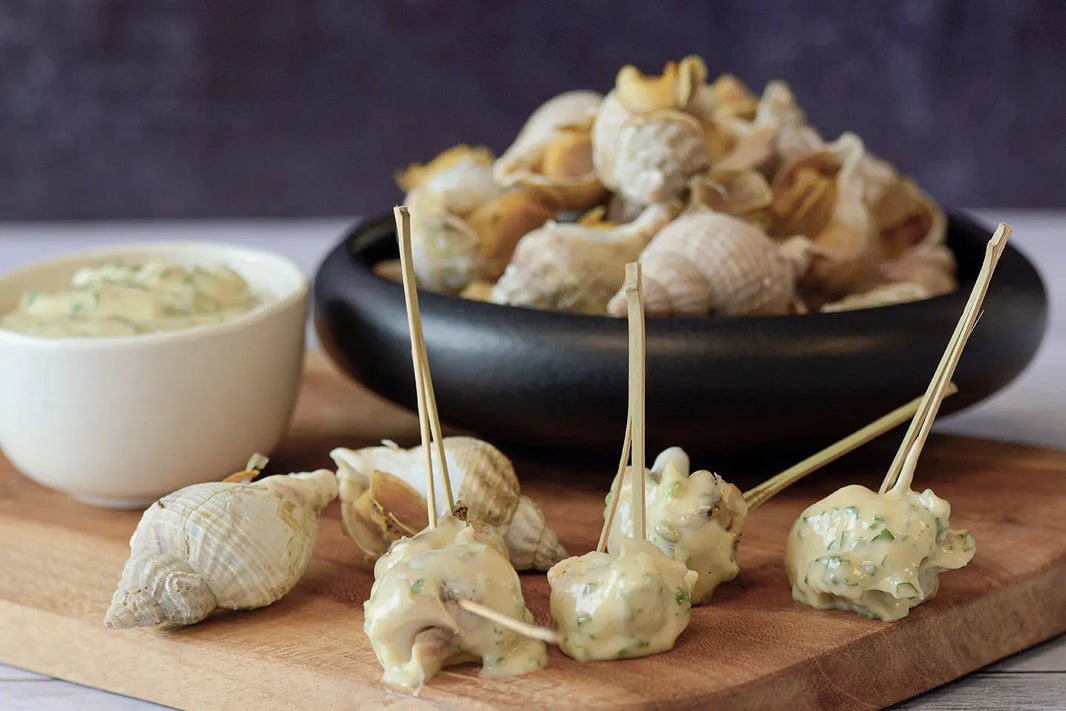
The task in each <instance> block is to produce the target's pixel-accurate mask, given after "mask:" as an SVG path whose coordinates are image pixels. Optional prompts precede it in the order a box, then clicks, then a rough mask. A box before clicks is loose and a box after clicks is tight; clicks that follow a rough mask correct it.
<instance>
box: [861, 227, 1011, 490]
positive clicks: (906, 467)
mask: <svg viewBox="0 0 1066 711" xmlns="http://www.w3.org/2000/svg"><path fill="white" fill-rule="evenodd" d="M1010 233H1011V228H1010V227H1009V226H1008V225H1006V224H1004V223H1002V222H1001V223H999V227H997V228H996V233H995V234H994V235H992V239H991V240H989V242H988V246H987V247H986V248H985V259H984V263H983V264H982V265H981V272H980V274H978V275H977V281H976V282H975V283H974V285H973V290H972V291H971V292H970V298H969V300H967V302H966V308H965V309H963V312H962V316H961V317H960V318H959V322H958V324H957V325H956V326H955V332H954V333H953V334H952V336H951V340H950V341H949V342H948V347H947V349H946V350H945V351H944V355H943V357H942V358H941V359H940V364H939V365H938V366H937V369H936V372H935V373H934V374H933V379H932V380H931V381H930V382H929V388H928V389H927V390H926V392H925V397H924V398H922V404H921V406H920V407H919V408H918V412H917V413H915V415H914V419H913V420H912V421H911V426H910V428H909V429H908V430H907V436H906V437H904V440H903V444H902V445H901V446H900V448H899V451H898V452H897V453H896V457H895V459H894V460H893V462H892V467H891V468H890V469H889V471H888V474H887V475H886V476H885V481H884V482H883V483H882V485H881V493H884V492H885V491H892V492H894V493H902V492H906V491H909V490H910V488H911V482H912V481H913V479H914V470H915V468H916V466H917V464H918V457H919V456H920V455H921V453H922V448H923V447H924V446H925V441H926V439H927V438H928V437H929V431H930V429H932V427H933V420H935V419H936V415H937V412H938V411H939V410H940V403H941V401H942V400H943V399H944V392H945V390H946V389H947V385H948V382H949V381H950V380H951V376H952V375H954V374H955V367H956V366H957V365H958V364H959V357H960V356H961V355H962V351H963V349H964V348H965V347H966V342H967V341H968V340H969V338H970V333H971V332H972V331H973V327H974V324H975V323H976V322H977V318H978V315H979V313H980V310H981V303H982V302H983V301H984V298H985V294H986V293H987V292H988V285H989V283H990V282H991V281H992V273H993V272H994V271H995V269H996V264H997V263H998V262H999V258H1000V256H1001V255H1002V254H1003V250H1004V249H1005V248H1006V246H1007V239H1008V238H1009V237H1010Z"/></svg>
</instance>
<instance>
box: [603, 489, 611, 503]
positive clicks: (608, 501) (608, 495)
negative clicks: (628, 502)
mask: <svg viewBox="0 0 1066 711" xmlns="http://www.w3.org/2000/svg"><path fill="white" fill-rule="evenodd" d="M613 493H614V492H612V491H608V492H607V496H605V497H603V502H604V503H605V504H609V503H611V495H612V494H613Z"/></svg>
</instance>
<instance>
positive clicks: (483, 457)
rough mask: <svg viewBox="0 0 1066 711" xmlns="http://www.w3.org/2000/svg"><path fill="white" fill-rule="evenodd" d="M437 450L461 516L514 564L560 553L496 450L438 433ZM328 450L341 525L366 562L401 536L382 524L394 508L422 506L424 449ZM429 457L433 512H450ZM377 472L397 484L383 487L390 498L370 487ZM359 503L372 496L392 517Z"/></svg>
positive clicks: (533, 563) (542, 565) (539, 564)
mask: <svg viewBox="0 0 1066 711" xmlns="http://www.w3.org/2000/svg"><path fill="white" fill-rule="evenodd" d="M444 450H445V458H446V459H447V462H448V472H449V475H450V479H451V482H452V487H453V491H454V493H455V497H456V503H457V504H458V503H460V502H461V503H462V504H464V505H465V506H466V507H467V510H468V511H467V517H468V518H469V520H471V521H474V522H477V523H480V524H485V525H488V526H492V527H493V528H495V529H496V530H497V531H499V533H500V534H501V535H502V536H503V538H504V540H505V541H506V543H507V547H508V550H509V551H510V557H511V562H512V564H514V566H515V568H516V569H518V570H525V569H529V568H535V569H537V570H547V569H548V568H550V567H551V566H552V565H553V564H554V563H556V562H557V561H559V560H561V559H562V558H563V557H565V556H566V551H565V550H564V549H563V547H562V546H561V545H559V540H558V538H556V536H555V533H554V532H553V531H552V530H551V529H550V528H548V526H547V524H546V523H545V521H544V514H543V512H541V510H540V508H539V507H538V506H537V505H536V504H535V503H534V502H533V501H532V500H531V499H530V498H529V497H527V496H523V495H522V494H521V492H520V488H519V483H518V477H517V476H516V475H515V471H514V466H513V465H512V464H511V460H509V459H508V458H507V457H506V456H505V455H504V454H503V453H502V452H501V451H500V450H498V449H496V448H495V447H493V446H492V445H491V444H489V443H488V442H484V441H482V440H478V439H474V438H473V437H445V438H444ZM330 456H331V457H333V460H334V461H335V462H336V464H337V479H338V481H339V483H340V499H341V513H342V517H343V522H344V530H345V532H346V533H347V534H348V535H349V536H350V537H351V538H352V539H353V540H354V541H355V542H356V543H357V544H358V545H359V547H360V549H362V551H363V553H364V554H365V556H366V559H367V561H368V562H369V561H373V560H375V559H376V558H377V557H378V556H380V555H382V554H383V553H384V552H385V551H386V550H388V548H389V546H390V545H391V544H392V542H393V541H394V540H396V539H397V538H399V537H400V536H401V535H407V534H404V533H403V532H402V530H400V528H402V526H401V527H400V528H397V527H395V526H392V525H390V524H391V523H392V522H393V521H394V520H396V519H397V518H400V517H398V516H397V515H396V514H397V512H399V511H408V512H413V511H415V510H417V509H418V508H419V507H421V510H422V511H425V508H426V501H425V494H426V471H425V455H424V453H423V451H422V448H421V447H414V448H412V449H400V448H398V447H396V446H380V447H367V448H364V449H358V450H352V449H343V448H338V449H335V450H333V451H332V452H331V453H330ZM434 461H435V462H436V464H435V465H434V475H435V477H436V479H435V481H436V485H435V490H436V492H437V497H436V498H437V508H438V513H439V514H441V515H445V514H447V513H450V512H449V511H447V502H446V501H445V499H444V495H443V492H444V484H443V481H442V480H441V478H440V467H439V460H438V459H437V457H436V452H435V451H434ZM383 474H387V475H389V476H390V478H393V479H398V480H402V482H403V484H404V486H403V487H400V486H396V485H393V486H390V487H389V488H388V489H386V490H387V491H388V492H389V494H390V495H392V498H391V499H390V501H381V500H379V499H377V498H376V497H375V494H374V493H373V492H372V491H371V488H372V487H373V485H374V483H375V480H377V481H378V482H379V486H380V482H382V481H385V482H388V480H387V479H384V478H383V476H382V475H383ZM367 501H374V502H375V503H376V504H377V505H378V507H379V508H380V509H382V510H383V511H385V512H391V513H392V514H394V515H393V516H392V517H391V518H390V517H389V516H386V515H375V513H374V511H373V509H372V508H371V507H370V506H369V505H368V503H360V502H367ZM427 522H428V519H427ZM414 525H417V522H416V521H413V520H412V519H411V518H408V519H406V528H407V529H410V527H412V526H414Z"/></svg>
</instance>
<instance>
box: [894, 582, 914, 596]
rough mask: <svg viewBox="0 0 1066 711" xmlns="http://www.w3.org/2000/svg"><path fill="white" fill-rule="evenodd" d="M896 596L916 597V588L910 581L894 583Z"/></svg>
mask: <svg viewBox="0 0 1066 711" xmlns="http://www.w3.org/2000/svg"><path fill="white" fill-rule="evenodd" d="M896 597H918V590H917V589H916V588H915V587H914V586H913V585H911V584H910V583H899V584H898V585H896Z"/></svg>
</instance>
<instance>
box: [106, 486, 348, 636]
mask: <svg viewBox="0 0 1066 711" xmlns="http://www.w3.org/2000/svg"><path fill="white" fill-rule="evenodd" d="M241 474H242V476H241V477H238V478H245V477H244V476H243V474H244V473H241ZM336 495H337V480H336V478H335V477H334V476H333V473H332V472H329V471H327V470H325V469H320V470H318V471H315V472H310V473H301V474H289V475H276V476H269V477H266V478H264V479H261V480H259V481H256V482H252V483H249V482H246V481H236V480H234V481H222V482H211V483H205V484H194V485H192V486H187V487H185V488H184V489H179V490H178V491H175V492H174V493H172V494H169V495H167V496H164V497H163V498H161V499H160V500H159V501H157V502H155V503H154V504H152V505H151V506H150V507H148V509H147V510H146V511H145V512H144V515H143V516H142V517H141V521H140V523H139V524H137V529H136V530H135V531H134V533H133V537H132V538H130V553H131V555H130V559H129V560H128V561H127V562H126V565H125V567H124V568H123V570H122V578H121V580H120V581H119V584H118V589H117V590H116V591H115V594H114V596H113V597H112V599H111V606H110V607H109V608H108V610H107V615H106V617H105V619H104V624H105V625H107V626H108V627H110V628H112V629H117V628H123V627H134V626H148V625H157V624H160V623H169V624H175V625H191V624H193V623H196V622H199V621H200V620H202V619H204V618H205V617H207V615H208V614H209V613H210V612H211V611H212V610H214V609H216V608H222V609H230V610H241V609H253V608H257V607H264V606H266V605H269V604H271V603H272V602H275V601H276V600H278V599H280V598H281V597H282V596H283V595H285V594H286V593H288V592H289V591H290V590H292V588H293V587H294V586H295V585H296V583H297V582H298V581H299V580H300V578H301V577H302V576H303V574H304V571H305V570H306V569H307V566H308V564H309V563H310V561H311V553H312V551H313V550H314V547H315V540H316V539H317V537H318V518H319V514H320V513H321V512H322V509H323V508H324V507H325V506H326V504H328V503H329V502H330V501H332V500H333V498H334V497H335V496H336Z"/></svg>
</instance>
